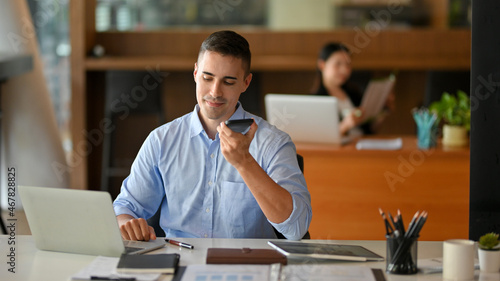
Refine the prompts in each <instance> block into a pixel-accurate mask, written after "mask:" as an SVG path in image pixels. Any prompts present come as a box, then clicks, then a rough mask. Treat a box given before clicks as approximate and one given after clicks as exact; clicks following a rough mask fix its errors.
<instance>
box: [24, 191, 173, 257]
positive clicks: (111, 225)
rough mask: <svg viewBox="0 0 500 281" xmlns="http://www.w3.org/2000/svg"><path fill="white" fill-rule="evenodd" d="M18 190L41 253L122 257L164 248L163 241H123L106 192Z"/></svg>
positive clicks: (109, 197)
mask: <svg viewBox="0 0 500 281" xmlns="http://www.w3.org/2000/svg"><path fill="white" fill-rule="evenodd" d="M18 190H19V195H20V197H21V202H22V205H23V208H24V211H25V213H26V218H27V220H28V224H29V227H30V229H31V234H32V235H33V238H34V240H35V244H36V247H37V248H38V249H40V250H48V251H56V252H66V253H76V254H86V255H95V256H110V257H120V255H121V254H122V253H128V254H141V253H145V252H148V251H152V250H154V249H158V248H161V247H163V246H165V241H163V239H156V240H155V241H150V242H140V241H123V240H122V237H121V234H120V229H119V227H118V222H117V221H116V216H115V212H114V210H113V206H112V204H111V196H110V195H109V193H107V192H104V191H91V190H74V189H64V188H49V187H35V186H19V187H18ZM126 248H127V249H126Z"/></svg>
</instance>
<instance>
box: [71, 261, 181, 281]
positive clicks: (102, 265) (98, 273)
mask: <svg viewBox="0 0 500 281" xmlns="http://www.w3.org/2000/svg"><path fill="white" fill-rule="evenodd" d="M119 259H120V258H113V257H103V256H98V257H97V258H95V259H94V260H93V261H92V262H91V263H90V264H89V265H88V266H87V267H85V268H83V269H82V270H81V271H80V272H78V273H77V274H75V275H73V276H72V277H71V279H72V280H90V279H91V278H92V277H94V278H96V277H100V278H102V279H104V278H117V279H119V278H135V280H137V281H141V280H142V281H154V280H157V279H158V278H159V277H160V274H158V273H154V274H151V273H148V274H124V273H120V274H118V273H117V272H116V266H117V265H118V261H119ZM171 276H172V275H171ZM162 280H165V279H162Z"/></svg>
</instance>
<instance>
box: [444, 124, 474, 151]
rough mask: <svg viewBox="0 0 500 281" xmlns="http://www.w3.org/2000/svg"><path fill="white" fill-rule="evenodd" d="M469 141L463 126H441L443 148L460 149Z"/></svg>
mask: <svg viewBox="0 0 500 281" xmlns="http://www.w3.org/2000/svg"><path fill="white" fill-rule="evenodd" d="M468 141H469V137H468V136H467V129H465V127H463V126H452V125H443V146H447V147H460V146H465V145H466V144H467V143H468Z"/></svg>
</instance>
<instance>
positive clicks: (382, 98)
mask: <svg viewBox="0 0 500 281" xmlns="http://www.w3.org/2000/svg"><path fill="white" fill-rule="evenodd" d="M395 81H396V78H395V76H394V75H392V74H391V75H390V76H389V77H388V78H385V79H376V80H371V81H370V83H369V84H368V86H367V87H366V90H365V92H364V94H363V99H362V101H361V105H360V107H361V108H362V109H363V110H364V115H365V120H368V119H370V118H373V117H375V116H377V115H378V114H379V113H380V112H381V111H382V109H383V108H384V104H385V102H386V100H387V97H388V96H389V93H390V92H391V90H392V87H393V86H394V83H395Z"/></svg>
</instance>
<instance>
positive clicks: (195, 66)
mask: <svg viewBox="0 0 500 281" xmlns="http://www.w3.org/2000/svg"><path fill="white" fill-rule="evenodd" d="M196 73H198V64H197V63H196V62H195V63H194V71H193V78H194V82H196Z"/></svg>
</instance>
